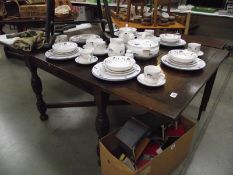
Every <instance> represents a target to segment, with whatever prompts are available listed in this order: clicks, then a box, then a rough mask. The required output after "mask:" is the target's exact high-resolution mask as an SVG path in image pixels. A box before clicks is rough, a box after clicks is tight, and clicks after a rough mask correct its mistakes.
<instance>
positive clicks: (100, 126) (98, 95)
mask: <svg viewBox="0 0 233 175" xmlns="http://www.w3.org/2000/svg"><path fill="white" fill-rule="evenodd" d="M108 100H109V94H106V93H104V92H101V91H96V92H95V102H96V106H97V110H98V111H97V116H96V121H95V127H96V131H97V134H98V138H101V137H103V136H105V135H106V134H107V133H108V131H109V118H108V115H107V111H106V109H107V104H108Z"/></svg>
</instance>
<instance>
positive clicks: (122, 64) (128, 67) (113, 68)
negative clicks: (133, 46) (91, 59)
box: [92, 56, 141, 81]
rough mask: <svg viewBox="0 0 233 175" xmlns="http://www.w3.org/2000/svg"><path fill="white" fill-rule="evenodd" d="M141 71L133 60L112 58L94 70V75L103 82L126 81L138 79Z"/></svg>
mask: <svg viewBox="0 0 233 175" xmlns="http://www.w3.org/2000/svg"><path fill="white" fill-rule="evenodd" d="M140 71H141V68H140V66H139V65H137V64H136V61H135V60H134V59H133V58H130V57H126V56H112V57H108V58H106V59H105V60H104V61H103V62H100V63H97V64H96V65H95V66H94V67H93V68H92V74H93V75H94V76H95V77H97V78H99V79H102V80H107V81H125V80H129V79H132V78H134V77H136V76H137V75H138V74H139V73H140Z"/></svg>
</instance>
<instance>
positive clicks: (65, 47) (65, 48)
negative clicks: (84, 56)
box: [52, 42, 78, 53]
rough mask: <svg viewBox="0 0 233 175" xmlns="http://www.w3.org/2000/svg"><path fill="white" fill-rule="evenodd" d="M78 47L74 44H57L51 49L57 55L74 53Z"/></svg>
mask: <svg viewBox="0 0 233 175" xmlns="http://www.w3.org/2000/svg"><path fill="white" fill-rule="evenodd" d="M77 47H78V45H77V44H76V43H74V42H58V43H55V44H53V46H52V48H53V50H54V51H55V52H57V53H67V52H72V51H74V50H75V49H76V48H77Z"/></svg>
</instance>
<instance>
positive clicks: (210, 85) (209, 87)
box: [197, 71, 217, 120]
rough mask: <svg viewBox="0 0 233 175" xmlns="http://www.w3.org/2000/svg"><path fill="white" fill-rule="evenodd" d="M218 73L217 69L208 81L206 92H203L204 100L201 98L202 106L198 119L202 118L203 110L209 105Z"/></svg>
mask: <svg viewBox="0 0 233 175" xmlns="http://www.w3.org/2000/svg"><path fill="white" fill-rule="evenodd" d="M216 74H217V71H215V73H214V74H213V75H212V76H211V77H210V79H209V80H208V81H207V83H206V86H205V90H204V94H203V96H202V100H201V105H200V108H199V113H198V117H197V120H200V119H201V114H202V112H203V111H205V110H206V107H207V104H208V102H209V99H210V95H211V92H212V89H213V85H214V81H215V78H216Z"/></svg>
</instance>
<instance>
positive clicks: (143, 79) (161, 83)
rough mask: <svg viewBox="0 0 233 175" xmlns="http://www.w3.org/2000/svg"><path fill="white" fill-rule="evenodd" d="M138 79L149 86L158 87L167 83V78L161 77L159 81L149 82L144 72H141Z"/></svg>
mask: <svg viewBox="0 0 233 175" xmlns="http://www.w3.org/2000/svg"><path fill="white" fill-rule="evenodd" d="M137 80H138V82H139V83H141V84H143V85H145V86H149V87H158V86H162V85H164V84H165V83H166V79H165V78H160V79H159V81H158V82H157V83H148V82H146V81H145V76H144V74H143V73H142V74H140V75H138V77H137Z"/></svg>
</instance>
